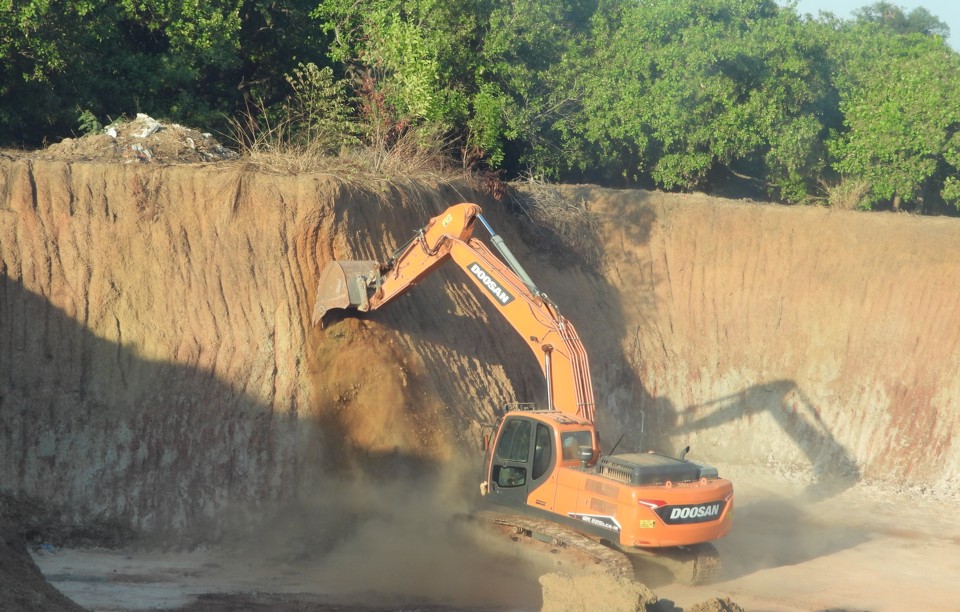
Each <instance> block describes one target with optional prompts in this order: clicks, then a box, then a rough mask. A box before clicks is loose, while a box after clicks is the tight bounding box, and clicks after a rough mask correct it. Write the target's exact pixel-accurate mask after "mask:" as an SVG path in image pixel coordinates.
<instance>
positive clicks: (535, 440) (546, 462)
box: [489, 416, 556, 508]
mask: <svg viewBox="0 0 960 612" xmlns="http://www.w3.org/2000/svg"><path fill="white" fill-rule="evenodd" d="M553 440H554V436H553V431H552V429H551V428H550V427H549V426H548V425H546V424H544V423H541V422H538V421H535V420H533V419H529V418H525V417H522V416H516V417H514V416H508V417H507V418H506V419H505V420H504V422H503V425H502V426H501V427H500V435H499V436H498V437H497V442H496V445H495V447H494V449H493V455H492V457H491V463H490V475H489V483H490V492H491V493H492V494H493V496H494V499H495V501H497V502H498V503H504V504H508V505H526V504H527V498H528V497H529V495H530V492H531V491H534V490H535V489H538V488H539V487H540V486H541V485H542V484H544V482H546V480H547V479H548V478H549V476H550V474H551V473H552V472H553V468H554V467H555V466H556V457H555V454H556V453H555V452H554V449H553ZM540 493H541V491H538V495H537V497H538V500H537V502H536V505H537V506H540V507H542V508H552V507H553V501H554V500H553V496H552V495H539V494H540ZM541 497H543V498H545V499H540V498H541ZM547 497H549V499H546V498H547Z"/></svg>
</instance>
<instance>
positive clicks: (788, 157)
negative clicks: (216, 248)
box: [572, 0, 838, 200]
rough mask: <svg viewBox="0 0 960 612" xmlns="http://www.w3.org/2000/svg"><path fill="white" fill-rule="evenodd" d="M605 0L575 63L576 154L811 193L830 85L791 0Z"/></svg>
mask: <svg viewBox="0 0 960 612" xmlns="http://www.w3.org/2000/svg"><path fill="white" fill-rule="evenodd" d="M605 8H606V10H605V11H604V12H602V13H598V15H597V18H596V19H595V20H594V40H595V41H597V44H596V45H595V46H594V47H593V50H592V51H591V53H589V54H586V55H585V59H584V63H583V64H582V65H581V66H580V68H579V69H578V70H577V72H578V74H579V75H581V76H580V77H579V86H580V87H581V88H582V93H581V95H580V97H581V99H582V101H583V114H582V122H581V124H580V126H572V131H573V132H574V134H573V135H572V138H574V139H577V140H579V141H580V142H582V143H585V144H586V145H587V146H588V147H589V148H590V153H589V154H588V155H586V156H584V157H582V158H579V159H576V162H577V163H579V164H581V165H582V166H583V167H587V166H589V165H594V166H595V167H598V168H616V169H617V170H618V171H619V173H620V174H621V176H622V177H623V178H624V179H625V180H626V181H628V182H635V181H643V180H644V178H645V177H647V178H649V179H652V180H653V181H654V183H655V184H657V185H659V186H661V187H664V188H667V189H674V188H681V189H690V188H705V187H706V186H707V184H708V182H709V181H711V180H716V178H717V177H718V176H720V175H721V174H722V173H724V172H725V173H727V175H734V176H740V177H752V178H753V179H754V181H753V182H756V183H761V184H764V185H765V187H766V189H767V190H768V191H769V192H770V193H772V194H773V195H776V196H779V197H784V198H787V199H791V200H800V199H803V198H804V197H805V196H806V195H807V194H808V193H809V192H810V190H811V189H812V185H811V183H812V182H813V177H815V176H816V175H817V174H818V173H819V171H820V169H821V168H822V167H823V166H824V165H825V152H824V150H823V146H822V139H823V136H824V135H825V134H826V133H827V129H828V128H829V126H830V125H831V122H836V121H837V120H838V119H837V116H836V113H835V112H833V111H832V108H833V107H835V103H834V102H832V101H833V100H835V97H836V95H835V93H834V91H833V89H832V86H831V83H830V80H829V77H828V75H829V66H828V65H827V64H826V63H825V57H826V52H825V47H824V44H823V42H822V41H821V40H820V39H819V38H818V37H814V36H812V35H811V34H812V33H813V32H812V31H811V30H809V28H808V27H807V26H806V25H805V24H804V23H803V22H801V21H800V20H799V18H798V17H797V16H796V15H795V14H794V13H793V12H792V11H791V10H786V9H781V8H779V7H778V6H777V5H776V4H775V3H774V2H772V1H767V0H749V1H746V2H742V1H735V0H710V1H708V2H703V1H694V0H683V1H680V2H675V1H668V0H654V1H651V2H645V3H643V4H642V6H641V5H640V4H629V5H619V4H616V3H614V4H611V5H607V6H606V7H605ZM581 149H585V147H584V146H581ZM718 172H720V174H718Z"/></svg>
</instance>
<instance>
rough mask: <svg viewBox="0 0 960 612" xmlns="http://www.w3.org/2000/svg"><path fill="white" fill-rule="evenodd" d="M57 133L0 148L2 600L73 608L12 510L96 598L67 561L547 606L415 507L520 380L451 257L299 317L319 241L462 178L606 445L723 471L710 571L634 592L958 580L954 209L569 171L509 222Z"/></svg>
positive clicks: (511, 354) (459, 500) (873, 589)
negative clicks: (585, 365) (353, 303)
mask: <svg viewBox="0 0 960 612" xmlns="http://www.w3.org/2000/svg"><path fill="white" fill-rule="evenodd" d="M155 133H156V132H155ZM172 133H173V132H172V130H170V131H168V133H167V134H168V136H169V135H171V134H172ZM120 136H121V138H120V140H121V141H122V138H123V135H122V134H121V135H120ZM128 137H129V135H128ZM78 143H79V144H78ZM129 144H130V142H127V143H126V145H129ZM168 144H169V143H168ZM194 144H195V146H196V143H194ZM101 145H102V143H98V144H96V146H97V147H100V146H101ZM82 146H84V143H83V142H82V140H81V141H76V142H74V143H72V144H70V147H72V149H71V151H70V153H69V154H66V153H61V154H59V155H55V154H52V153H50V152H49V151H48V152H45V153H44V154H36V155H31V154H25V153H17V152H8V153H7V154H3V155H0V271H2V273H3V275H2V277H0V283H2V284H0V494H2V495H0V499H2V504H3V505H2V520H3V522H4V526H5V528H6V529H7V533H12V534H13V535H10V536H9V537H8V539H7V542H8V544H7V545H6V547H5V548H3V549H0V554H2V556H0V581H5V582H0V603H2V604H4V605H7V602H8V601H9V602H19V603H10V604H9V605H10V606H13V605H19V606H21V609H36V610H41V609H44V610H46V609H58V608H56V607H53V606H61V607H62V609H71V608H70V606H71V605H73V604H72V603H71V602H70V601H68V600H65V599H63V598H62V597H60V598H58V597H59V594H58V592H57V591H56V590H55V589H52V588H51V587H50V585H49V584H48V583H46V582H43V581H42V580H41V579H40V578H38V576H39V574H38V573H36V572H34V570H33V569H31V564H30V562H29V559H27V558H25V557H24V555H23V552H24V549H22V548H20V545H21V544H22V543H23V542H24V539H26V540H27V541H28V543H29V544H30V546H31V547H32V548H33V550H34V556H35V558H36V560H37V562H38V563H39V566H40V568H41V569H43V571H44V573H45V574H46V575H47V576H48V577H49V578H50V580H52V581H53V584H54V585H55V586H57V587H58V588H60V589H61V590H62V591H63V592H64V593H67V594H68V595H72V596H74V597H75V599H76V601H77V602H81V604H82V605H85V606H88V607H91V608H95V609H110V608H107V607H103V605H102V604H98V603H97V601H101V602H102V600H103V599H102V598H103V592H102V591H100V592H99V594H97V588H96V587H97V585H98V584H99V585H101V586H102V585H112V586H115V587H116V589H115V590H112V591H111V590H108V591H107V592H109V593H113V594H114V595H113V596H108V597H107V599H108V600H110V599H111V597H113V598H114V600H115V601H125V600H123V599H120V600H116V597H119V595H117V593H120V592H123V589H124V588H130V589H132V590H131V591H127V592H128V593H138V592H139V595H131V597H132V598H133V599H134V600H136V599H138V598H140V599H143V600H144V601H154V600H151V599H150V597H149V596H147V595H146V594H145V593H146V591H143V590H141V591H137V590H136V587H135V585H137V584H140V585H141V586H143V588H146V586H144V585H149V586H150V588H151V589H154V590H152V591H150V592H151V593H154V594H158V593H159V594H158V595H156V596H157V597H158V598H159V600H157V601H160V602H163V601H167V602H168V604H167V607H178V606H188V607H189V606H194V607H193V608H189V609H209V610H216V609H229V606H230V605H231V601H232V600H231V599H230V597H233V596H236V595H222V593H228V594H229V593H234V594H235V593H237V592H246V593H250V592H254V591H256V592H259V593H260V595H259V597H261V598H262V599H261V600H260V601H259V603H257V605H261V604H262V607H263V608H264V609H280V608H279V607H278V606H279V605H280V603H278V602H285V603H284V604H283V605H290V606H300V607H291V608H289V609H323V608H322V607H317V606H332V605H340V606H343V605H346V604H349V605H354V606H357V607H358V609H362V607H363V606H367V607H373V608H377V607H388V608H389V607H391V606H395V605H396V603H397V602H407V603H409V604H410V605H412V606H420V607H426V606H443V607H462V608H469V607H475V606H487V607H513V608H516V607H519V608H524V609H530V608H537V607H540V606H541V605H545V606H546V607H550V605H552V604H550V601H552V600H545V598H547V597H553V595H550V593H556V592H558V591H556V587H557V584H556V583H555V582H551V581H547V584H550V585H553V587H552V588H554V590H553V591H551V590H550V589H547V588H546V587H543V585H541V584H540V582H541V581H540V580H539V577H540V576H543V575H548V574H552V573H554V572H555V570H556V569H557V568H556V567H555V566H554V565H551V564H550V563H546V562H545V561H542V560H540V561H537V560H529V559H527V560H524V561H523V562H522V563H519V564H517V563H515V562H513V561H509V562H505V561H503V559H504V555H506V558H507V559H513V558H514V557H515V556H516V555H515V553H513V552H510V551H509V550H507V551H503V550H500V549H499V548H496V546H494V547H493V548H492V549H491V548H490V546H489V545H488V544H486V543H484V542H483V541H475V540H468V541H459V543H458V544H455V545H454V544H451V543H450V540H449V539H448V538H446V537H439V536H437V534H436V532H435V531H434V530H435V529H436V528H438V526H442V525H445V524H446V522H447V521H448V520H449V518H450V516H452V515H453V514H455V513H457V512H464V511H467V510H469V506H470V503H469V500H470V499H472V496H473V495H474V493H475V489H476V474H477V471H478V466H479V462H480V460H481V457H482V453H481V452H480V450H479V447H480V437H481V428H482V426H483V425H484V424H486V423H487V422H490V421H492V419H493V416H494V413H495V410H496V409H497V408H498V407H499V406H501V405H503V404H506V403H508V402H511V401H516V400H532V401H538V400H539V401H542V400H543V396H544V394H545V391H544V385H543V383H542V382H541V380H540V374H539V368H538V366H537V363H536V361H535V360H534V359H533V357H532V356H531V355H530V354H529V352H528V350H527V349H526V347H525V345H524V344H523V343H522V342H521V341H520V340H519V339H518V338H514V337H513V334H514V332H513V331H512V330H511V329H510V328H509V327H508V326H507V325H506V324H505V323H504V322H503V321H501V320H499V319H498V315H497V314H496V313H495V312H493V311H492V310H491V309H490V308H489V307H488V306H487V304H485V303H484V302H483V300H482V297H480V296H479V295H478V294H476V293H475V292H474V290H473V289H472V288H470V286H469V285H468V283H467V281H466V279H465V278H463V277H462V275H460V274H459V273H458V271H457V270H456V269H454V268H453V267H449V269H447V268H443V269H441V270H440V271H438V272H437V273H436V274H435V275H433V276H431V277H429V278H428V279H426V280H425V281H423V282H422V283H420V284H419V285H418V286H417V287H416V288H415V289H413V290H412V291H411V292H410V293H409V294H408V295H407V296H405V297H404V298H402V299H401V300H399V301H398V302H396V303H395V304H392V305H391V306H390V307H389V308H387V309H385V310H384V311H382V312H378V313H374V314H372V315H369V316H365V317H362V318H343V319H341V320H336V321H333V322H332V323H331V324H330V325H328V326H327V327H326V328H324V329H319V328H316V327H312V326H311V325H310V321H309V318H310V314H311V311H312V307H313V300H314V294H313V290H314V287H315V285H316V278H317V274H318V273H319V271H320V269H322V267H323V265H324V264H325V263H326V262H327V261H329V260H331V259H378V260H381V261H382V260H385V259H386V258H387V257H388V256H389V255H390V254H391V253H392V252H393V250H395V249H396V248H397V247H398V246H399V245H400V244H402V243H403V242H405V241H406V240H407V239H408V238H409V237H410V236H411V235H412V233H413V232H414V231H415V230H416V229H417V228H418V227H420V226H422V224H423V223H424V222H425V221H426V219H428V218H429V217H431V216H433V215H435V214H437V213H438V212H439V211H441V210H443V208H445V207H446V206H447V205H450V204H453V203H456V202H460V201H476V202H477V203H479V204H480V205H481V206H483V207H484V211H485V215H486V216H487V217H488V218H489V219H490V220H491V222H492V223H493V224H494V225H495V227H496V229H497V230H498V231H499V233H500V234H501V235H503V237H504V239H505V240H506V241H507V243H508V244H510V246H511V249H512V250H513V251H514V252H515V254H516V255H517V257H518V258H519V259H520V260H521V261H522V262H523V264H524V267H525V268H527V271H528V272H530V274H531V276H533V277H534V278H535V279H536V281H537V284H538V285H539V286H540V288H541V289H542V290H544V291H546V292H547V293H548V294H549V295H550V296H551V297H552V298H553V299H554V300H555V301H556V302H557V303H558V304H559V305H560V307H561V309H562V310H563V312H564V314H565V315H566V316H567V317H568V318H570V319H571V320H572V321H574V322H575V323H576V326H577V328H578V330H579V331H580V335H581V336H582V338H583V340H584V343H585V345H586V348H587V350H588V352H589V354H590V359H591V371H592V374H593V379H594V388H595V391H596V395H597V399H598V411H597V412H598V424H599V426H600V428H601V430H602V432H603V434H604V439H605V441H606V446H608V447H609V446H612V445H613V443H614V442H616V441H617V439H618V438H619V437H620V436H621V434H623V436H624V437H623V440H622V441H621V442H620V445H619V447H618V449H617V450H618V452H635V451H638V450H647V449H650V448H653V449H657V450H660V451H665V452H670V453H671V454H672V453H674V452H676V450H677V449H679V448H682V447H683V446H686V445H688V444H689V445H690V446H691V447H692V450H691V453H690V455H689V457H691V458H694V459H696V460H699V461H702V462H705V463H711V464H714V465H717V466H718V467H719V468H720V472H721V474H722V475H724V476H727V477H730V478H731V479H732V480H733V481H734V486H735V488H736V490H737V498H736V500H737V501H736V503H737V510H736V516H735V519H734V525H735V526H734V529H733V531H732V533H731V534H730V536H729V537H728V538H727V539H726V540H723V541H721V542H719V543H718V548H719V549H720V551H721V554H722V555H723V557H724V558H725V570H724V574H723V575H722V580H721V582H720V583H718V584H716V585H712V586H710V587H697V588H696V589H692V588H688V587H679V586H677V585H673V584H671V583H669V582H668V581H666V580H665V579H663V578H661V577H658V575H657V574H656V572H653V571H651V573H650V574H648V577H647V579H645V580H644V581H645V582H646V583H647V584H648V586H650V587H651V588H653V590H654V591H655V592H656V594H657V596H659V597H660V600H661V603H660V604H658V605H660V606H661V609H669V608H665V607H664V606H667V605H671V602H672V604H676V606H677V607H682V608H684V609H688V608H690V607H691V606H694V605H695V604H696V603H697V602H703V601H705V600H711V599H712V598H716V597H730V598H732V600H733V601H736V602H737V603H739V604H740V605H743V606H745V607H746V608H748V609H771V610H805V609H870V610H882V609H891V610H892V609H901V608H911V607H919V608H925V609H937V607H938V606H939V602H951V601H958V600H960V597H958V595H960V593H957V590H956V589H957V587H956V586H955V584H954V583H955V582H956V581H955V580H953V579H952V578H950V576H955V575H957V571H958V570H960V566H958V563H960V561H958V559H960V554H958V552H960V532H958V530H957V528H956V527H954V526H953V524H952V522H951V521H949V520H947V519H946V518H945V517H946V516H947V515H948V514H949V513H947V512H945V509H946V508H952V507H953V505H954V504H956V502H957V501H960V443H958V442H955V440H958V439H960V418H958V413H960V412H958V407H957V404H956V398H957V397H960V377H957V376H956V375H955V373H956V372H957V371H960V259H958V258H960V255H958V253H960V222H958V221H957V220H956V219H937V218H917V217H912V216H907V215H893V214H859V213H852V212H841V211H833V212H831V211H828V210H824V209H815V208H784V207H774V206H767V205H761V204H756V203H743V202H733V201H717V200H712V199H709V198H706V197H702V196H695V195H687V196H681V195H669V194H660V193H651V192H642V191H612V190H602V189H595V188H589V187H578V188H570V187H568V188H558V189H557V190H555V193H554V196H555V197H557V198H559V201H561V202H565V203H566V205H567V206H568V208H569V209H570V210H575V211H581V210H583V209H586V210H587V211H589V214H582V213H577V214H574V215H572V216H569V217H566V218H564V219H561V220H559V221H558V220H557V219H554V221H553V222H552V223H551V222H548V221H543V220H542V221H541V222H540V224H533V223H531V222H530V220H529V219H528V218H527V216H526V215H521V214H517V212H516V211H515V210H514V209H512V208H511V207H510V206H507V205H505V204H503V203H499V202H496V201H494V200H491V199H489V198H487V197H486V196H484V195H483V194H481V193H479V192H477V191H476V190H474V189H472V188H471V186H469V185H466V184H427V183H409V184H405V185H404V186H391V187H389V188H383V189H381V188H377V187H375V186H370V185H367V186H363V185H359V184H347V183H342V182H340V181H337V180H335V179H332V178H329V177H322V176H319V175H317V176H314V175H309V176H308V175H303V176H279V175H274V174H267V173H256V172H252V171H250V170H249V169H248V168H246V167H244V166H242V165H240V164H234V163H223V164H219V165H201V164H190V165H183V164H182V163H176V164H175V163H171V162H173V161H178V162H181V161H183V160H180V159H176V158H175V157H174V158H172V159H170V160H167V161H164V159H163V158H162V156H158V155H153V156H152V157H151V159H150V160H149V162H148V161H147V160H145V159H140V158H136V159H134V158H130V157H124V156H122V155H121V156H120V157H118V158H115V159H100V156H95V155H82V156H81V157H85V158H94V157H96V158H97V159H99V161H84V160H81V159H78V158H77V157H76V155H77V151H76V150H75V149H76V147H82ZM112 146H113V145H112ZM112 150H113V151H114V152H116V148H114V149H112ZM157 150H160V149H157ZM187 161H195V160H187ZM125 162H129V163H125ZM241 544H244V545H246V548H244V547H243V546H241ZM41 545H46V546H41ZM250 546H252V547H253V548H252V550H251V548H250ZM90 547H100V549H98V550H91V549H90ZM104 547H105V550H106V551H112V552H104V550H102V549H103V548H104ZM465 551H471V554H469V555H467V554H463V553H464V552H465ZM165 555H172V556H170V557H168V556H165ZM231 555H232V556H231ZM158 559H159V561H158ZM247 560H251V562H253V560H256V561H257V562H256V563H253V567H252V568H250V567H248V568H247V569H248V570H250V571H249V572H248V573H244V572H241V571H240V569H241V568H240V566H239V565H237V563H240V562H243V561H247ZM157 563H159V565H157ZM164 563H168V565H163V564H164ZM151 564H152V565H151ZM124 568H125V569H124ZM171 568H172V569H171ZM281 568H282V569H281ZM114 569H116V570H118V571H119V572H120V574H121V577H125V578H124V579H123V580H108V579H107V578H106V576H108V575H109V574H110V573H113V572H112V570H114ZM278 571H279V572H280V574H277V572H278ZM311 571H312V572H313V573H312V574H311V573H310V572H311ZM283 572H287V573H286V574H283ZM437 572H441V574H440V575H441V576H442V579H441V580H426V579H424V578H425V577H431V576H436V575H437ZM28 576H29V577H31V578H30V580H27V578H26V577H28ZM84 576H86V578H83V577H84ZM130 577H133V578H130ZM358 577H359V578H358ZM498 581H499V582H498ZM494 583H496V584H505V585H508V586H507V587H506V588H504V589H494V588H490V585H491V584H494ZM28 584H34V585H35V588H34V589H32V590H30V591H28V595H23V594H22V593H21V594H19V595H18V594H17V593H18V592H19V591H16V590H15V589H14V588H13V586H12V585H28ZM174 584H175V585H177V586H172V585H174ZM438 584H442V585H445V586H444V587H443V588H438V587H437V585H438ZM564 584H566V585H567V586H568V587H569V588H570V589H571V591H567V592H568V593H569V592H572V590H575V591H577V592H578V593H582V592H583V591H584V590H585V589H586V591H587V592H589V591H590V588H591V587H586V586H584V583H578V584H577V585H576V586H575V587H573V586H570V584H568V583H560V585H561V587H562V586H563V585H564ZM116 585H128V587H123V588H121V587H120V586H116ZM129 585H134V586H129ZM271 585H273V586H271ZM277 585H283V587H282V588H281V587H280V586H277ZM165 586H167V587H171V588H170V589H168V590H166V591H165V590H164V587H165ZM210 586H213V587H220V586H222V587H223V588H213V589H212V590H209V587H210ZM592 588H595V591H596V593H597V596H598V597H599V594H600V593H606V592H609V591H611V589H610V587H609V585H606V586H604V585H602V584H599V583H597V584H595V585H594V587H592ZM560 592H562V590H561V591H560ZM84 593H86V594H84ZM164 593H166V594H164ZM198 593H208V594H207V595H205V596H204V597H203V598H201V599H196V597H197V594H198ZM216 593H221V595H217V594H216ZM3 597H7V598H8V599H2V598H3ZM13 597H17V598H18V599H12V598H13ZM98 597H99V598H101V599H99V600H98V599H97V598H98ZM166 597H170V599H169V600H166V599H165V598H166ZM251 597H252V596H251ZM277 597H279V599H276V598H277ZM631 597H632V595H631ZM45 598H46V599H45ZM85 598H86V599H85ZM144 598H145V599H144ZM54 601H55V603H51V602H54ZM568 601H574V600H572V599H568ZM234 603H235V602H234ZM254 603H256V602H254V600H253V599H249V600H248V601H247V605H249V606H251V607H252V606H253V605H254ZM714 603H716V602H714ZM201 605H205V606H207V607H206V608H198V607H196V606H201ZM644 605H646V604H644ZM716 605H720V604H716ZM44 606H46V607H44ZM217 606H220V607H217ZM310 606H314V607H313V608H311V607H310ZM341 609H343V608H341ZM555 609H557V608H555ZM718 609H722V608H718ZM943 609H949V608H943Z"/></svg>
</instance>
